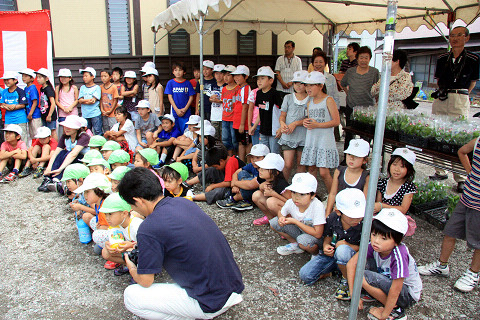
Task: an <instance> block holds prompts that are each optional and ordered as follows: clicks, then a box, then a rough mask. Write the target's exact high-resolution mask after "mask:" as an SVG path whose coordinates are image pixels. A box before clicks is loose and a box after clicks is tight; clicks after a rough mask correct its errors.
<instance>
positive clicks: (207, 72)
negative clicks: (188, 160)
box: [195, 60, 220, 131]
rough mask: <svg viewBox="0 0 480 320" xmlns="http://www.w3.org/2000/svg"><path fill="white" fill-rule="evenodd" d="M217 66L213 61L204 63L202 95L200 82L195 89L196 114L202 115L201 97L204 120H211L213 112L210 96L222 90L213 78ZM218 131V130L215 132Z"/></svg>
mask: <svg viewBox="0 0 480 320" xmlns="http://www.w3.org/2000/svg"><path fill="white" fill-rule="evenodd" d="M214 66H215V64H214V63H213V61H210V60H204V61H203V71H202V72H203V90H202V92H201V93H200V81H198V82H197V86H196V87H195V92H196V93H197V96H196V98H195V99H196V100H195V108H196V111H195V114H200V108H199V106H200V95H201V96H202V99H203V108H204V109H203V110H204V116H205V118H204V119H207V120H210V117H211V111H212V102H211V101H210V96H211V95H212V91H219V90H220V88H219V87H218V86H217V80H215V78H214V77H213V67H214ZM215 131H216V130H215Z"/></svg>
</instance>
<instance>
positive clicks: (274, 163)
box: [255, 153, 285, 171]
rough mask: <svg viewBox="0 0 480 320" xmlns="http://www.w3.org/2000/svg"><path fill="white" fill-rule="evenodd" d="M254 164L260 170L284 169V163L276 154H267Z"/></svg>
mask: <svg viewBox="0 0 480 320" xmlns="http://www.w3.org/2000/svg"><path fill="white" fill-rule="evenodd" d="M255 164H256V165H257V166H259V167H260V168H262V169H277V170H278V171H282V170H283V167H285V161H284V160H283V158H282V157H281V156H280V155H279V154H276V153H269V154H267V155H266V156H265V158H263V160H260V161H257V162H255Z"/></svg>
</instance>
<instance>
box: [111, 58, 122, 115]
mask: <svg viewBox="0 0 480 320" xmlns="http://www.w3.org/2000/svg"><path fill="white" fill-rule="evenodd" d="M122 77H123V70H122V68H120V67H115V68H113V69H112V81H113V84H114V85H115V87H117V93H118V101H117V105H118V106H123V102H124V101H123V96H122V92H123V91H125V88H124V87H123V83H122V82H121V80H122Z"/></svg>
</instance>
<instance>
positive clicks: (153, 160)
mask: <svg viewBox="0 0 480 320" xmlns="http://www.w3.org/2000/svg"><path fill="white" fill-rule="evenodd" d="M138 153H140V154H141V155H142V157H144V158H145V159H147V161H148V163H150V165H152V166H154V165H156V164H157V163H158V162H159V161H160V159H159V158H158V153H157V151H156V150H154V149H152V148H145V149H141V150H138Z"/></svg>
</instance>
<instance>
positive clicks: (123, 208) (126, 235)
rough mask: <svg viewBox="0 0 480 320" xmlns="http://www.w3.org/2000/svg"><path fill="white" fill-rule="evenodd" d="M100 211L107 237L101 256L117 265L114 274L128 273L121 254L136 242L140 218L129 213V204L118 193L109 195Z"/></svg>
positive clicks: (131, 247)
mask: <svg viewBox="0 0 480 320" xmlns="http://www.w3.org/2000/svg"><path fill="white" fill-rule="evenodd" d="M101 210H102V213H104V214H105V218H106V220H107V222H108V225H109V228H108V232H109V239H108V240H107V241H106V242H105V248H103V250H102V257H103V258H104V259H105V260H107V262H108V261H112V262H114V263H116V264H118V265H119V266H117V267H116V268H115V270H114V275H116V276H121V275H124V274H127V273H128V268H127V269H126V270H125V268H123V266H121V265H124V264H125V259H124V258H123V254H124V253H125V252H126V251H129V250H131V249H133V247H134V246H135V244H136V242H137V231H138V227H139V226H140V224H141V223H142V222H143V220H142V219H140V218H137V217H135V216H132V215H130V211H131V210H132V208H131V206H130V205H129V204H128V203H127V202H126V201H125V200H123V199H122V198H121V197H120V195H119V194H118V193H113V194H111V195H109V196H108V197H107V198H106V199H105V201H104V203H103V205H102V209H101Z"/></svg>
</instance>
